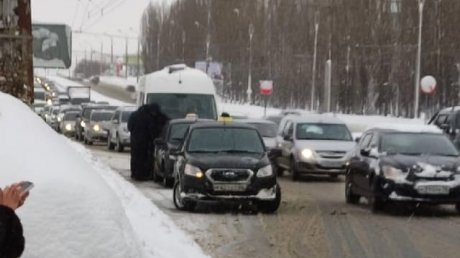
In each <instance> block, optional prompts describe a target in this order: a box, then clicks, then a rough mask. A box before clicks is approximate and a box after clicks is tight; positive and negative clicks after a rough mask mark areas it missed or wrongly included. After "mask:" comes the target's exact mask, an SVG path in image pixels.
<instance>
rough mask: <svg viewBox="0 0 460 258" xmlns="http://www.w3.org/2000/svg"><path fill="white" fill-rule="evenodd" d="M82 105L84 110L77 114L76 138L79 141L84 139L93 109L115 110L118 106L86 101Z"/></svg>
mask: <svg viewBox="0 0 460 258" xmlns="http://www.w3.org/2000/svg"><path fill="white" fill-rule="evenodd" d="M81 106H82V110H81V112H80V115H79V116H77V120H76V121H75V139H77V140H78V141H83V140H84V137H83V136H84V134H85V128H86V126H87V124H88V123H89V118H90V115H91V112H92V111H93V110H97V109H110V110H114V109H116V108H117V107H113V106H107V105H101V104H93V103H85V104H81Z"/></svg>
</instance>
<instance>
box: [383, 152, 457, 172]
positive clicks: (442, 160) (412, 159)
mask: <svg viewBox="0 0 460 258" xmlns="http://www.w3.org/2000/svg"><path fill="white" fill-rule="evenodd" d="M381 160H382V162H381V164H382V165H389V166H392V167H396V168H399V169H402V170H406V169H407V168H410V167H413V166H414V165H417V164H419V163H423V164H429V165H432V166H435V167H442V168H443V170H445V171H456V170H457V167H458V166H459V165H460V159H459V158H458V157H448V156H431V155H422V156H408V155H400V154H397V155H390V156H384V157H382V158H381Z"/></svg>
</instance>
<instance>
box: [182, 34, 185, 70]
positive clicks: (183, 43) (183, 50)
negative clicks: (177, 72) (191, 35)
mask: <svg viewBox="0 0 460 258" xmlns="http://www.w3.org/2000/svg"><path fill="white" fill-rule="evenodd" d="M185 40H186V34H185V30H182V61H183V62H184V64H185Z"/></svg>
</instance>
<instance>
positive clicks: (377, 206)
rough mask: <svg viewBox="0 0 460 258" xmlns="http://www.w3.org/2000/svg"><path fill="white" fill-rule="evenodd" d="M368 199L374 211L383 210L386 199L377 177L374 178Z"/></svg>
mask: <svg viewBox="0 0 460 258" xmlns="http://www.w3.org/2000/svg"><path fill="white" fill-rule="evenodd" d="M367 200H368V202H369V207H370V208H371V211H372V212H373V213H376V212H379V211H381V210H382V209H383V207H384V206H385V201H384V200H383V199H382V197H381V196H380V194H379V188H378V182H377V180H376V179H374V180H372V183H371V187H370V193H369V197H368V199H367Z"/></svg>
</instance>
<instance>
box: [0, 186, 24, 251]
mask: <svg viewBox="0 0 460 258" xmlns="http://www.w3.org/2000/svg"><path fill="white" fill-rule="evenodd" d="M28 195H29V193H28V192H22V190H21V187H20V186H19V184H14V185H11V186H8V187H5V189H4V190H2V189H1V188H0V258H17V257H20V256H21V254H22V252H23V251H24V245H25V240H24V236H23V232H22V225H21V221H20V220H19V218H18V216H17V215H16V213H15V210H16V209H17V208H19V207H21V206H22V204H23V203H24V201H25V200H26V198H27V196H28Z"/></svg>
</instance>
